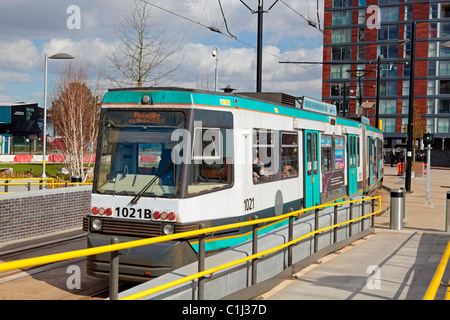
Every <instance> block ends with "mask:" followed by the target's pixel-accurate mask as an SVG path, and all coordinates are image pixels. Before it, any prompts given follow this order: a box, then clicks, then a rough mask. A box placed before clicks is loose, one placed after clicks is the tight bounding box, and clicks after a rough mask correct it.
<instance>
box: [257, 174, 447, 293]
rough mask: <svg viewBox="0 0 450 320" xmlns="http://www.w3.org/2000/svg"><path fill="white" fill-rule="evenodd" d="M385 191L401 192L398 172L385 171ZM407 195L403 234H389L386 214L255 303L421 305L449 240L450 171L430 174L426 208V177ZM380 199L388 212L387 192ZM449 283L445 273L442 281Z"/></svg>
mask: <svg viewBox="0 0 450 320" xmlns="http://www.w3.org/2000/svg"><path fill="white" fill-rule="evenodd" d="M383 185H384V186H386V187H388V188H392V189H400V188H404V186H405V179H404V177H401V176H398V175H397V168H395V167H390V166H387V167H385V177H384V183H383ZM411 190H412V193H408V194H406V193H405V218H404V220H403V228H402V230H398V231H397V230H391V229H390V211H389V210H388V211H386V212H385V213H383V214H381V215H379V216H377V217H376V218H375V232H374V233H373V234H371V235H369V236H367V237H366V238H364V239H360V240H358V241H356V242H355V243H354V244H353V245H351V246H348V247H346V248H343V249H342V250H340V252H338V253H332V254H329V255H327V256H325V257H323V258H322V259H320V261H319V262H318V263H316V264H313V265H311V266H309V267H307V268H306V269H303V270H302V271H300V272H299V273H297V274H296V275H295V276H294V277H293V278H292V279H287V280H285V281H284V282H282V283H281V284H280V285H278V286H277V287H275V288H273V289H272V290H271V291H269V292H266V293H265V294H263V295H261V296H260V297H258V299H263V300H308V299H314V300H421V299H422V298H423V296H424V294H425V292H426V290H427V288H428V286H429V284H430V282H431V279H432V278H433V275H434V273H435V271H436V268H437V267H438V265H439V262H440V260H441V257H442V255H443V253H444V251H445V248H446V245H447V243H448V241H449V239H450V234H449V233H445V214H446V194H447V191H448V190H450V169H448V168H434V167H433V168H431V176H430V204H425V200H426V176H424V177H423V178H417V177H416V178H413V179H412V180H411ZM380 193H381V195H382V208H386V207H388V206H389V203H390V192H389V191H388V190H386V189H382V190H381V191H380ZM447 269H450V268H447ZM449 278H450V270H447V271H446V272H445V273H444V276H443V281H445V282H447V281H448V279H449ZM445 290H446V288H445V287H442V286H441V287H440V289H439V291H438V293H437V295H436V300H443V299H444V296H445Z"/></svg>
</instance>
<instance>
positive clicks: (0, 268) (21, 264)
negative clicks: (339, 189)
mask: <svg viewBox="0 0 450 320" xmlns="http://www.w3.org/2000/svg"><path fill="white" fill-rule="evenodd" d="M372 199H378V203H379V205H378V206H379V208H380V209H379V210H378V211H375V212H372V213H369V214H367V215H364V216H362V217H358V218H355V219H352V220H348V221H345V222H341V223H338V224H336V225H332V226H329V227H326V228H323V229H320V230H316V231H314V232H311V233H310V234H307V235H304V236H302V237H300V238H298V239H295V240H293V241H291V242H288V243H285V244H283V245H281V246H279V247H276V248H273V249H269V250H266V251H263V252H260V253H258V254H255V255H251V256H249V257H246V258H244V260H243V259H240V260H236V261H237V262H236V261H233V262H229V263H227V264H225V265H223V266H225V267H222V266H220V267H216V268H219V269H216V268H213V269H214V270H213V271H211V269H209V270H206V271H203V272H201V273H199V274H195V275H192V276H189V277H188V278H189V279H195V278H199V277H202V276H204V275H207V274H210V273H213V272H216V271H219V270H222V269H224V268H227V267H229V266H232V265H235V264H239V263H242V262H245V261H248V260H251V259H254V258H255V257H258V256H261V255H266V254H268V253H271V252H274V251H277V250H280V249H282V248H285V247H287V246H290V245H291V244H294V243H295V242H298V241H300V240H302V239H304V238H307V237H309V236H311V235H314V234H316V233H320V232H323V231H326V230H329V229H332V228H335V227H338V226H341V225H344V224H347V223H351V222H354V221H357V220H360V219H365V218H367V217H369V216H372V215H374V214H376V213H378V212H380V210H381V196H375V197H368V198H364V199H358V200H349V201H342V202H339V203H328V204H323V205H319V206H314V207H310V208H306V209H302V210H298V211H294V212H290V213H286V214H284V215H280V216H274V217H270V218H264V219H258V220H251V221H245V222H239V223H233V224H228V225H223V226H218V227H211V228H205V229H198V230H194V231H186V232H181V233H176V234H171V235H166V236H160V237H154V238H147V239H141V240H134V241H130V242H123V243H118V244H110V245H105V246H100V247H95V248H89V249H80V250H75V251H69V252H63V253H57V254H51V255H46V256H42V257H35V258H28V259H23V260H18V261H9V262H3V263H0V272H4V271H9V270H14V269H20V268H26V267H31V266H35V265H40V264H48V263H53V262H58V261H63V260H69V259H75V258H80V257H85V256H90V255H95V254H101V253H107V252H111V251H118V250H125V249H128V248H134V247H138V246H144V245H149V244H153V243H158V242H164V241H169V240H175V239H178V238H185V237H192V236H197V235H200V234H206V233H213V232H217V231H222V230H227V229H233V228H238V227H243V226H249V225H254V224H260V223H264V222H271V221H276V220H282V219H286V218H288V217H290V216H298V215H300V214H302V213H304V212H307V211H311V210H315V209H321V208H326V207H330V206H335V205H342V204H347V203H354V202H361V201H367V200H372ZM241 260H242V261H241ZM192 277H194V278H192ZM180 280H184V279H180ZM180 280H177V281H180ZM187 281H189V280H185V281H183V282H187ZM169 284H171V283H169ZM176 284H177V283H175V284H173V285H171V286H175V285H176ZM166 285H167V284H166ZM171 286H169V287H171ZM163 289H164V288H163ZM163 289H160V290H163ZM146 295H148V294H146ZM146 295H144V296H146Z"/></svg>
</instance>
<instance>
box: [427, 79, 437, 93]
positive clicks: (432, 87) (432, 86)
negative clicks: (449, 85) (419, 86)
mask: <svg viewBox="0 0 450 320" xmlns="http://www.w3.org/2000/svg"><path fill="white" fill-rule="evenodd" d="M435 94H436V81H434V80H428V81H427V95H431V96H434V95H435Z"/></svg>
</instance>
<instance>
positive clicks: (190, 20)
mask: <svg viewBox="0 0 450 320" xmlns="http://www.w3.org/2000/svg"><path fill="white" fill-rule="evenodd" d="M139 1H141V2H144V3H146V4H148V5H150V6H152V7H155V8H157V9H160V10H162V11H164V12H167V13H170V14H172V15H174V16H177V17H179V18H181V19H184V20H186V21H188V22H191V23H194V24H196V25H199V26H201V27H204V28H207V29H209V30H211V31H213V32H217V33H219V34H221V35H223V36H225V37H228V38H230V39H233V40H235V41H237V42H240V43H242V44H244V45H246V46H248V47H251V48H254V49H257V47H256V46H255V45H253V44H250V43H247V42H245V41H243V40H240V39H239V38H237V37H236V36H233V35H231V34H229V35H227V34H225V33H223V32H222V30H220V29H218V28H216V27H213V26H207V25H205V24H203V23H201V22H199V21H195V20H193V19H191V18H188V17H186V16H183V15H181V14H179V13H176V12H173V11H171V10H168V9H166V8H163V7H161V6H158V5H156V4H154V3H152V2H149V1H148V0H139ZM280 1H281V2H283V0H280ZM283 3H284V2H283ZM262 51H263V52H264V53H265V54H268V55H271V56H273V57H275V58H277V59H280V60H283V61H289V60H288V59H286V58H283V57H280V56H278V55H276V54H273V53H271V52H269V51H266V50H264V49H263V50H262ZM299 67H301V68H303V69H305V70H306V71H308V72H309V73H311V74H312V75H313V76H315V77H316V78H318V79H322V78H321V77H319V76H317V75H316V74H314V73H313V72H312V71H311V70H309V69H308V68H307V67H305V66H301V65H299Z"/></svg>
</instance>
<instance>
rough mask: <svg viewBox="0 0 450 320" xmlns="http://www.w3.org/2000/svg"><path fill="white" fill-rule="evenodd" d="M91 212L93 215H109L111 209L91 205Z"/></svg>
mask: <svg viewBox="0 0 450 320" xmlns="http://www.w3.org/2000/svg"><path fill="white" fill-rule="evenodd" d="M91 212H92V214H93V215H99V216H103V215H105V216H110V215H111V214H112V209H111V208H103V207H92V209H91Z"/></svg>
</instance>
